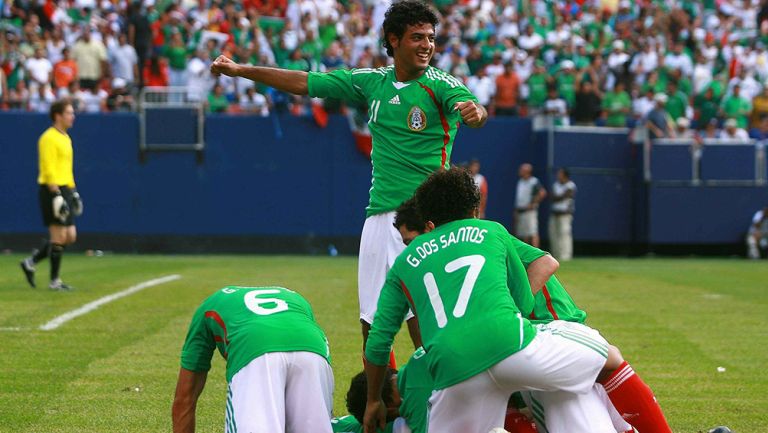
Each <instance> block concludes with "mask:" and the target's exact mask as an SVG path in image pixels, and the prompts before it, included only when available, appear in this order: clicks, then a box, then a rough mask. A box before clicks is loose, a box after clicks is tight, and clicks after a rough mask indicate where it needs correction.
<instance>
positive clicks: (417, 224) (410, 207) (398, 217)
mask: <svg viewBox="0 0 768 433" xmlns="http://www.w3.org/2000/svg"><path fill="white" fill-rule="evenodd" d="M393 225H394V226H395V228H396V229H398V230H399V229H400V226H403V225H404V226H405V228H406V229H408V230H412V231H416V232H419V233H424V226H425V221H424V218H422V217H421V214H419V210H418V209H417V208H416V197H411V198H409V199H408V200H406V201H404V202H403V203H402V204H401V205H400V207H398V208H397V213H396V214H395V223H394V224H393Z"/></svg>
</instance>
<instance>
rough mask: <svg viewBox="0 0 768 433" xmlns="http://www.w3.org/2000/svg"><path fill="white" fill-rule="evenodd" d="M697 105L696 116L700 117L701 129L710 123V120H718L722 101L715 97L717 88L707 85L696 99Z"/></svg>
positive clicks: (699, 124)
mask: <svg viewBox="0 0 768 433" xmlns="http://www.w3.org/2000/svg"><path fill="white" fill-rule="evenodd" d="M693 104H694V106H695V107H696V118H697V119H698V127H699V129H704V127H705V126H706V125H707V124H709V122H710V120H712V119H715V120H717V113H718V111H719V110H720V103H719V101H718V100H717V99H716V98H715V89H713V88H712V86H709V87H707V90H705V91H704V93H702V94H700V95H697V96H696V98H695V99H694V103H693Z"/></svg>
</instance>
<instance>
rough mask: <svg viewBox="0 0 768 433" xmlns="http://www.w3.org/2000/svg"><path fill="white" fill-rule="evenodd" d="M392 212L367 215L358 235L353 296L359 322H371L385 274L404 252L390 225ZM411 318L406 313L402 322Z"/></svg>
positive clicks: (396, 232) (400, 238)
mask: <svg viewBox="0 0 768 433" xmlns="http://www.w3.org/2000/svg"><path fill="white" fill-rule="evenodd" d="M394 222H395V212H387V213H382V214H378V215H373V216H369V217H368V218H366V219H365V225H363V234H362V235H361V236H360V255H359V259H358V264H357V295H358V299H359V301H360V319H361V320H364V321H365V322H366V323H368V324H371V323H373V316H375V315H376V307H377V305H378V303H379V294H381V288H382V287H384V281H386V279H387V272H389V270H390V268H392V264H394V263H395V259H396V258H397V256H399V255H400V253H401V252H403V250H404V249H405V244H404V243H403V238H402V236H400V232H399V231H397V229H396V228H395V227H394V226H393V225H392V224H393V223H394ZM411 317H413V313H411V312H410V311H409V312H408V316H407V317H406V319H410V318H411Z"/></svg>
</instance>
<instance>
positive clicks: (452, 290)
mask: <svg viewBox="0 0 768 433" xmlns="http://www.w3.org/2000/svg"><path fill="white" fill-rule="evenodd" d="M513 239H514V238H513V237H512V236H511V235H510V234H509V232H507V230H506V229H505V228H504V227H503V226H502V225H501V224H498V223H495V222H492V221H484V220H478V219H466V220H459V221H453V222H450V223H447V224H443V225H441V226H439V227H437V228H436V229H435V230H433V231H432V232H430V233H425V234H423V235H421V236H419V237H417V238H416V239H414V240H413V242H411V244H410V245H409V246H408V248H406V249H405V251H403V253H402V254H400V256H398V258H397V260H396V261H395V263H394V265H393V267H392V269H391V270H390V272H389V274H388V275H387V280H386V283H385V284H384V287H383V289H382V291H381V297H380V298H379V304H378V310H377V312H376V316H375V317H374V320H373V325H372V327H371V331H370V334H369V336H368V342H367V345H366V350H365V355H366V358H367V359H368V360H369V361H370V362H372V363H373V364H376V365H385V364H386V363H387V360H388V357H389V350H390V346H391V344H392V340H393V339H394V336H395V334H396V333H397V331H398V330H399V329H400V325H401V324H402V321H403V318H404V317H405V315H406V313H407V311H408V308H409V307H410V308H411V310H412V311H413V313H414V314H415V315H416V317H417V318H418V320H419V326H420V328H421V336H422V339H423V341H424V348H425V349H426V351H427V360H428V364H429V370H430V372H431V374H432V376H433V378H434V380H435V389H443V388H447V387H449V386H451V385H454V384H456V383H459V382H461V381H464V380H466V379H468V378H470V377H472V376H474V375H476V374H478V373H480V372H482V371H484V370H486V369H488V368H490V367H491V366H493V365H495V364H496V363H498V362H499V361H501V360H503V359H504V358H506V357H508V356H509V355H511V354H513V353H515V352H517V351H519V350H522V349H523V348H524V347H526V346H527V345H528V343H530V341H531V340H532V339H533V337H534V336H535V334H536V331H535V329H534V328H533V327H532V326H531V324H530V323H529V322H528V320H526V319H524V318H522V317H521V314H520V311H521V310H522V311H530V310H531V309H532V308H533V302H534V300H533V295H532V294H531V288H530V285H529V283H528V276H527V274H526V271H525V268H524V267H523V263H522V262H521V261H520V258H519V256H518V255H517V252H516V250H515V246H514V244H513ZM511 293H515V299H518V301H519V302H520V303H521V304H523V305H519V306H518V305H516V304H515V301H514V300H513V298H512V294H511Z"/></svg>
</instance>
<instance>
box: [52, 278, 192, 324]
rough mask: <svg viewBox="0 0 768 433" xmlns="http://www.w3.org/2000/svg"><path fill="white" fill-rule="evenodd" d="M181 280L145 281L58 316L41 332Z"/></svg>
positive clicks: (157, 279)
mask: <svg viewBox="0 0 768 433" xmlns="http://www.w3.org/2000/svg"><path fill="white" fill-rule="evenodd" d="M179 278H181V275H167V276H165V277H160V278H155V279H152V280H149V281H144V282H143V283H139V284H136V285H135V286H131V287H129V288H127V289H125V290H121V291H119V292H117V293H113V294H111V295H107V296H104V297H103V298H99V299H97V300H95V301H92V302H89V303H87V304H85V305H83V306H82V307H80V308H77V309H74V310H72V311H68V312H66V313H64V314H62V315H61V316H58V317H56V318H54V319H53V320H51V321H50V322H48V323H46V324H44V325H41V326H40V330H41V331H52V330H54V329H56V328H58V327H59V326H61V325H63V324H65V323H67V322H69V321H70V320H72V319H74V318H75V317H79V316H82V315H84V314H88V313H90V312H91V311H93V310H95V309H97V308H99V307H100V306H102V305H104V304H106V303H109V302H112V301H114V300H116V299H120V298H123V297H126V296H128V295H132V294H134V293H136V292H138V291H141V290H144V289H146V288H147V287H152V286H157V285H158V284H163V283H168V282H171V281H176V280H178V279H179Z"/></svg>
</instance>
